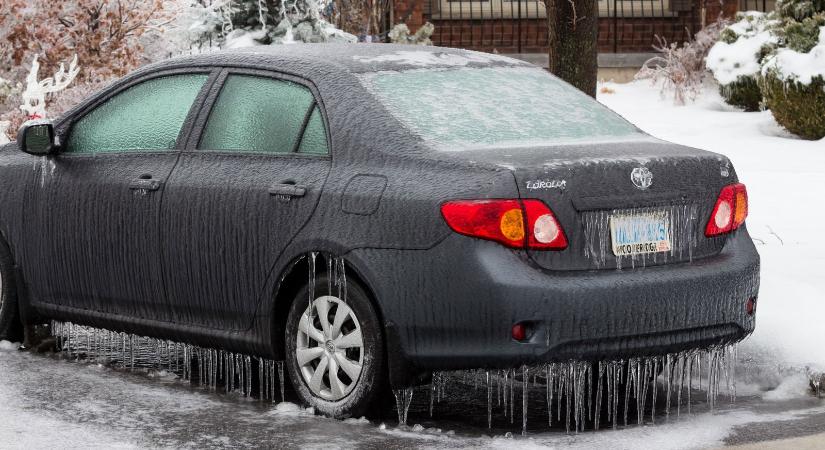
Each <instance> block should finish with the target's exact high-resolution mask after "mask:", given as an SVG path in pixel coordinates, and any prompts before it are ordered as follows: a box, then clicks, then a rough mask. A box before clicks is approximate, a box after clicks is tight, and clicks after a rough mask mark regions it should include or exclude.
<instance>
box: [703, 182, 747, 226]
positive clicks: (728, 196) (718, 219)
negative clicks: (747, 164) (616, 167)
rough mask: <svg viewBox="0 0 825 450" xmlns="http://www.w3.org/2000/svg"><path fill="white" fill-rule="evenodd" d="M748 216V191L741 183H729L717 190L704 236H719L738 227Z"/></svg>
mask: <svg viewBox="0 0 825 450" xmlns="http://www.w3.org/2000/svg"><path fill="white" fill-rule="evenodd" d="M747 217H748V191H747V189H746V188H745V185H744V184H742V183H736V184H729V185H727V186H725V187H723V188H722V191H721V192H719V198H718V199H717V200H716V206H714V207H713V212H712V213H711V214H710V220H708V225H707V227H706V228H705V236H707V237H712V236H719V235H720V234H725V233H730V232H731V231H733V230H735V229H737V228H739V226H740V225H742V224H743V223H744V222H745V218H747Z"/></svg>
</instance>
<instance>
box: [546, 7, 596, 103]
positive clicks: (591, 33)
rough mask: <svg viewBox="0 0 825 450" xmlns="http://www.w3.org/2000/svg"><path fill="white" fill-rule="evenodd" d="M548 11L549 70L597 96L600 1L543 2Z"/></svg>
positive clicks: (589, 93) (588, 93)
mask: <svg viewBox="0 0 825 450" xmlns="http://www.w3.org/2000/svg"><path fill="white" fill-rule="evenodd" d="M544 5H545V8H546V11H547V44H548V47H549V50H548V52H547V56H548V57H549V64H548V67H547V69H548V70H550V72H552V73H554V74H555V75H557V76H558V77H559V78H561V79H562V80H564V81H567V82H568V83H570V84H572V85H573V86H575V87H577V88H579V89H581V90H582V91H584V92H585V93H586V94H587V95H590V96H592V97H595V96H596V77H597V72H598V69H599V64H598V44H597V41H596V40H597V37H598V32H599V3H598V0H544Z"/></svg>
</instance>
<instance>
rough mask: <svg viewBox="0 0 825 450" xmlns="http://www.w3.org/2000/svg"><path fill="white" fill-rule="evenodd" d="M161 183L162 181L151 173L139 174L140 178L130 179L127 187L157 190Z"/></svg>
mask: <svg viewBox="0 0 825 450" xmlns="http://www.w3.org/2000/svg"><path fill="white" fill-rule="evenodd" d="M162 184H163V182H162V181H160V180H156V179H154V178H152V177H151V175H141V176H140V178H138V179H136V180H132V183H131V184H129V189H132V190H140V191H157V190H158V189H160V186H161V185H162Z"/></svg>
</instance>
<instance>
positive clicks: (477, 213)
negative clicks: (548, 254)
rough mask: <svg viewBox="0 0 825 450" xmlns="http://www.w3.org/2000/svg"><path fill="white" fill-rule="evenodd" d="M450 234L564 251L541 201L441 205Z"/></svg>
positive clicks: (558, 229)
mask: <svg viewBox="0 0 825 450" xmlns="http://www.w3.org/2000/svg"><path fill="white" fill-rule="evenodd" d="M441 215H442V216H444V220H445V221H446V222H447V225H449V226H450V228H452V229H453V231H455V232H457V233H460V234H463V235H466V236H472V237H477V238H481V239H488V240H491V241H496V242H499V243H501V244H504V245H506V246H508V247H513V248H524V247H525V246H529V248H532V249H537V250H564V249H565V248H567V237H566V236H565V234H564V229H562V227H561V224H560V223H559V222H558V220H557V219H556V216H555V215H554V214H553V211H551V210H550V208H548V207H547V205H545V204H544V203H543V202H542V201H541V200H536V199H528V200H523V201H522V200H516V199H500V200H456V201H450V202H446V203H444V204H443V205H441Z"/></svg>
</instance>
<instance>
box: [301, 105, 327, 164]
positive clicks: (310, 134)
mask: <svg viewBox="0 0 825 450" xmlns="http://www.w3.org/2000/svg"><path fill="white" fill-rule="evenodd" d="M298 153H309V154H314V155H326V154H327V153H329V149H328V148H327V130H326V128H325V127H324V118H323V117H321V110H320V109H318V107H317V106H316V107H314V108H312V115H311V116H309V121H308V122H307V127H306V129H305V130H304V136H303V137H302V138H301V145H300V146H299V147H298Z"/></svg>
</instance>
